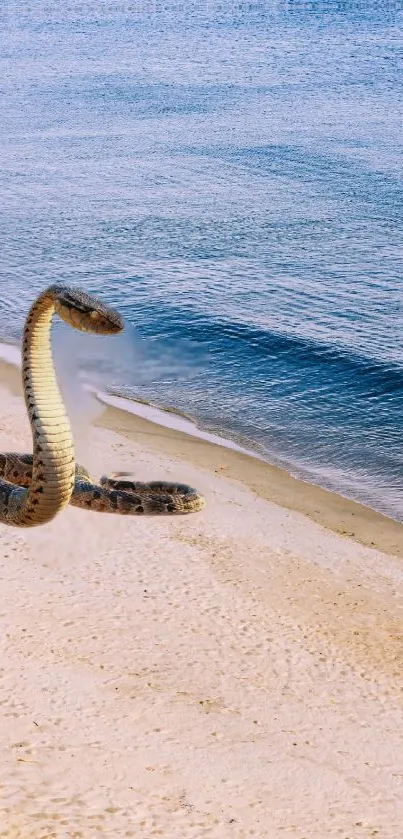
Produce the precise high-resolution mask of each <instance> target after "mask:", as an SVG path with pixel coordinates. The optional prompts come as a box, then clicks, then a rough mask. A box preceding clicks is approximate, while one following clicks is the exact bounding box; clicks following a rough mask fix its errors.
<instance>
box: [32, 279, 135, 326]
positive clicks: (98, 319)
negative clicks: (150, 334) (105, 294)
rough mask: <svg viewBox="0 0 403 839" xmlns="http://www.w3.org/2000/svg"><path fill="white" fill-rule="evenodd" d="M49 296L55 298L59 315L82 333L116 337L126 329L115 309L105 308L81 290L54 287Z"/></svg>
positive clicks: (60, 286) (68, 287) (59, 286)
mask: <svg viewBox="0 0 403 839" xmlns="http://www.w3.org/2000/svg"><path fill="white" fill-rule="evenodd" d="M48 294H51V296H52V297H53V302H54V305H55V309H56V312H57V314H58V315H59V316H60V317H61V318H62V319H63V320H64V321H65V322H66V323H68V324H69V325H70V326H74V328H75V329H79V330H80V331H81V332H96V333H98V335H116V334H117V333H119V332H122V330H123V328H124V321H123V318H122V317H121V316H120V314H119V313H118V312H117V311H116V310H115V309H112V308H111V307H110V306H105V304H104V303H100V302H99V300H97V299H96V297H92V295H90V294H86V292H85V291H81V289H78V288H72V287H70V286H64V285H53V286H51V287H50V288H49V289H48Z"/></svg>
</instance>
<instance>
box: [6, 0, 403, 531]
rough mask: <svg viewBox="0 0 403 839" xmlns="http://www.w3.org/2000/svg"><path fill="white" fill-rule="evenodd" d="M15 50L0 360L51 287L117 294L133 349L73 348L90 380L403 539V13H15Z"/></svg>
mask: <svg viewBox="0 0 403 839" xmlns="http://www.w3.org/2000/svg"><path fill="white" fill-rule="evenodd" d="M177 5H178V4H176V6H177ZM135 6H136V8H134V7H135ZM0 30H1V32H0V80H1V81H0V95H1V108H0V143H1V164H2V165H1V170H0V202H1V214H0V236H1V252H2V259H1V266H0V270H1V277H0V283H1V287H0V339H1V338H2V339H6V340H10V339H14V340H15V339H18V338H19V336H20V334H21V328H22V324H23V319H24V315H25V313H26V310H27V306H28V301H29V300H31V298H32V297H33V295H34V293H35V292H37V291H39V290H40V289H42V288H43V287H44V286H45V285H46V284H48V283H50V282H53V281H66V282H71V283H75V284H78V285H80V286H82V287H84V288H86V289H87V290H90V291H92V292H96V293H99V294H100V295H101V296H102V298H103V299H106V300H107V301H109V302H110V303H112V304H115V305H117V306H118V307H119V308H120V310H121V311H122V312H123V313H124V315H125V316H126V318H127V320H128V322H130V323H131V324H133V325H134V327H135V328H129V329H128V332H127V334H126V336H125V337H122V339H117V340H116V343H113V342H106V343H105V341H104V340H103V341H101V342H98V343H97V342H96V341H94V340H92V339H89V338H87V339H86V341H85V343H83V342H82V341H81V340H80V338H78V339H76V336H74V335H72V334H69V335H67V332H66V333H63V331H61V332H60V335H61V336H62V338H61V339H59V340H61V345H60V346H62V347H63V352H66V353H72V354H74V353H76V354H77V355H78V356H80V358H81V363H82V364H83V365H84V366H85V367H86V368H87V370H88V376H89V377H90V378H91V377H92V379H93V380H97V381H98V382H101V383H102V386H104V387H107V386H110V387H113V388H114V390H117V391H118V392H120V393H124V394H125V395H129V396H133V397H136V396H140V397H142V398H146V399H151V400H153V401H154V402H156V403H158V404H163V405H170V406H173V407H174V408H177V409H180V410H183V411H185V412H187V413H190V414H192V415H193V416H195V417H196V418H197V420H198V421H199V422H200V423H201V424H202V425H204V426H205V427H208V428H210V429H212V430H215V431H219V432H220V433H224V434H226V435H227V436H233V437H234V438H236V439H239V440H243V441H246V442H247V443H248V445H249V446H250V445H252V446H253V447H254V448H255V449H256V450H257V451H258V452H259V453H260V454H262V455H263V456H264V457H266V458H267V459H268V460H271V461H273V462H276V463H280V464H283V465H285V466H286V467H287V468H289V469H290V470H292V471H293V472H294V473H296V474H299V475H302V476H304V477H306V478H308V479H310V480H313V481H315V482H317V483H320V484H322V485H324V486H327V487H329V488H333V489H337V490H338V491H340V492H342V493H343V494H345V495H348V496H350V497H354V498H357V499H359V500H362V501H364V502H365V503H368V504H370V505H372V506H374V507H376V508H377V509H380V510H382V511H384V512H386V513H387V514H389V515H391V516H393V517H395V518H398V519H401V520H403V448H402V431H403V411H402V408H403V331H402V329H401V323H402V320H401V316H402V308H403V293H402V282H403V271H402V267H403V265H402V263H403V259H402V242H403V239H402V232H403V222H402V218H403V213H402V162H403V139H402V138H403V134H402V124H403V107H402V76H403V70H402V68H403V62H402V53H401V43H402V33H403V15H402V8H401V5H399V4H396V3H395V4H388V3H386V4H380V3H371V2H369V3H362V4H361V3H355V4H353V3H348V2H335V3H331V2H328V3H326V2H312V3H310V4H303V3H300V2H273V3H258V2H256V3H248V4H246V3H245V4H243V3H242V2H241V3H237V4H231V3H219V4H218V3H217V4H215V3H214V2H206V3H201V2H200V3H189V4H188V6H187V10H186V11H184V10H183V9H180V8H176V9H175V4H173V3H162V2H161V3H157V2H154V3H142V4H141V3H140V4H133V3H125V2H118V1H117V2H106V1H105V2H102V3H95V2H92V0H91V1H90V0H88V2H86V1H85V0H83V1H82V2H80V3H79V2H74V0H68V1H67V3H66V4H59V3H56V2H47V3H42V2H41V0H37V2H35V3H33V2H32V3H30V2H15V1H14V2H5V3H3V4H2V7H1V11H0ZM56 340H57V339H56ZM112 344H113V346H112Z"/></svg>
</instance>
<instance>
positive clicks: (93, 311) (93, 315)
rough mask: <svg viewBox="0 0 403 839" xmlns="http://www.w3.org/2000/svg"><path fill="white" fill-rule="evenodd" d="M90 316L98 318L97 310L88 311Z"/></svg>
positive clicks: (93, 318) (92, 318)
mask: <svg viewBox="0 0 403 839" xmlns="http://www.w3.org/2000/svg"><path fill="white" fill-rule="evenodd" d="M90 318H91V320H99V312H97V311H96V310H95V309H93V310H92V312H90Z"/></svg>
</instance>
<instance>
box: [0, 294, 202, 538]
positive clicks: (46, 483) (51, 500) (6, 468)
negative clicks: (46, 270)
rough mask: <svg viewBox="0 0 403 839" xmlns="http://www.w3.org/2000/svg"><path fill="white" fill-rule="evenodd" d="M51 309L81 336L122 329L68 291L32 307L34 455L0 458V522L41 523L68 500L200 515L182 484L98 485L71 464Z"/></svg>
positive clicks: (28, 350)
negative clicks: (53, 350)
mask: <svg viewBox="0 0 403 839" xmlns="http://www.w3.org/2000/svg"><path fill="white" fill-rule="evenodd" d="M55 312H57V313H58V314H59V315H60V316H61V317H62V318H63V320H65V321H66V322H67V323H69V324H70V325H71V326H73V327H75V328H76V329H80V330H81V331H85V332H89V331H90V332H96V333H98V334H103V335H105V334H116V333H118V332H120V331H121V330H122V329H123V321H122V319H121V318H120V316H119V315H118V313H117V312H115V311H114V310H113V309H109V308H108V307H106V306H103V305H102V304H101V303H99V301H97V300H95V299H94V298H92V297H89V296H88V295H87V294H85V293H84V292H82V291H80V290H78V289H72V288H68V287H67V286H62V285H54V286H51V287H50V288H48V289H47V290H46V291H45V292H43V294H41V295H40V296H39V297H38V299H37V300H36V302H35V303H34V304H33V306H32V307H31V309H30V312H29V314H28V317H27V320H26V324H25V328H24V336H23V367H22V378H23V387H24V395H25V403H26V406H27V411H28V416H29V421H30V424H31V430H32V438H33V455H25V454H17V453H8V454H0V478H1V479H0V522H3V523H5V524H10V525H14V526H16V527H33V526H35V525H40V524H45V523H46V522H49V521H51V520H52V519H53V518H54V517H55V516H56V515H57V513H59V512H60V511H61V510H62V509H63V508H64V507H65V506H66V505H67V504H69V503H71V504H73V505H74V506H77V507H82V508H84V509H87V510H96V511H97V512H111V513H120V514H123V515H141V514H148V515H163V514H171V515H172V514H181V513H182V514H183V513H190V512H198V511H199V510H201V509H202V508H203V507H204V506H205V501H204V498H203V496H201V495H200V494H199V493H198V492H197V491H196V490H193V489H192V488H191V487H188V486H186V485H184V484H171V483H165V482H163V481H160V482H156V481H154V482H151V483H149V484H144V483H139V482H133V481H127V480H124V481H122V480H120V479H118V478H102V479H101V481H100V483H99V484H98V485H97V484H94V483H93V482H92V481H91V478H90V476H89V475H88V472H87V471H86V470H85V469H84V467H82V466H79V465H77V466H76V463H75V454H74V441H73V437H72V433H71V429H70V424H69V421H68V418H67V415H66V412H65V409H64V404H63V400H62V397H61V393H60V390H59V387H58V384H57V380H56V375H55V370H54V365H53V358H52V351H51V346H50V328H51V322H52V317H53V315H54V313H55Z"/></svg>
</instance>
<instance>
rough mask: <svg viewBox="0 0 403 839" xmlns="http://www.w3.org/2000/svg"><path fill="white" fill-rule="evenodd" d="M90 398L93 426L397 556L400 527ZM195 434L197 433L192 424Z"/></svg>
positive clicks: (401, 549) (246, 456) (262, 464)
mask: <svg viewBox="0 0 403 839" xmlns="http://www.w3.org/2000/svg"><path fill="white" fill-rule="evenodd" d="M10 347H13V345H10ZM12 352H14V358H13V360H10V361H7V360H4V358H2V359H0V381H1V383H2V384H3V385H4V386H5V387H6V388H7V389H8V390H9V391H10V392H11V393H13V395H17V396H21V395H22V388H21V383H20V377H19V370H18V366H17V365H18V360H17V352H18V348H17V347H15V348H14V347H13V350H12ZM92 398H95V399H96V401H97V403H98V404H99V405H100V406H102V408H103V413H102V415H101V416H100V417H97V418H95V419H94V420H93V421H92V424H93V425H94V426H95V427H96V426H98V427H101V428H106V429H108V430H110V431H113V432H115V433H117V434H119V435H121V436H123V437H126V438H128V439H130V440H131V441H136V442H139V440H141V441H142V443H144V444H145V445H146V446H147V448H148V449H151V450H152V451H154V452H156V453H157V454H163V455H167V456H169V457H170V458H173V459H174V460H185V461H187V462H188V463H191V464H192V465H193V466H196V467H198V468H201V469H203V470H205V471H208V472H211V473H217V474H219V475H221V476H223V477H226V478H229V479H230V480H235V481H238V482H240V483H242V484H244V485H245V486H246V487H248V488H249V489H251V490H252V491H253V492H254V493H255V494H256V496H257V497H259V498H262V499H264V500H266V501H270V502H272V503H274V504H276V505H278V506H280V507H282V508H284V509H287V510H290V511H295V512H298V513H301V514H302V515H304V516H306V517H307V518H309V519H311V520H312V521H314V522H316V523H317V524H319V525H321V526H322V527H324V528H326V529H327V530H330V531H332V532H333V533H336V534H338V535H340V536H344V537H346V538H349V539H352V540H353V541H355V542H358V543H359V544H361V545H364V546H365V547H369V548H374V549H376V550H379V551H382V552H383V553H387V554H391V555H393V556H396V557H399V558H403V523H401V522H398V521H396V520H394V519H391V518H389V517H387V516H385V515H383V514H382V513H379V512H377V511H375V510H373V509H372V508H370V507H366V506H365V505H363V504H360V503H358V502H356V501H352V500H350V499H348V498H345V497H343V496H341V495H339V494H337V493H335V492H332V491H330V490H327V489H324V488H322V487H319V486H316V485H315V484H311V483H309V482H306V481H304V480H302V479H301V478H295V477H293V476H292V475H290V474H289V473H288V472H287V471H286V470H285V469H282V468H280V467H278V466H275V465H272V464H270V463H267V462H266V461H264V460H260V459H259V457H258V456H255V455H254V454H253V453H252V452H251V453H249V452H248V451H247V450H243V449H242V448H241V447H238V446H236V444H232V443H231V441H225V440H224V439H223V440H222V439H221V438H219V437H218V435H213V434H209V433H208V432H205V433H204V432H201V433H200V434H199V433H197V436H196V435H195V434H192V433H189V430H188V429H186V430H184V428H183V427H179V428H178V427H169V425H168V424H167V425H163V424H160V423H159V422H157V421H156V420H155V421H154V420H153V419H150V418H146V417H143V416H139V415H137V414H135V413H132V412H128V411H126V410H125V409H124V408H122V407H118V406H117V405H116V404H115V405H111V404H106V402H105V401H104V400H103V399H101V398H100V397H99V396H98V395H96V396H94V394H92ZM109 398H110V400H113V399H114V398H115V399H116V400H117V399H118V397H113V396H110V397H109ZM119 399H121V397H119ZM151 408H152V406H151ZM154 410H155V415H156V416H158V415H161V416H163V414H164V412H163V411H162V410H160V409H154ZM168 416H170V415H169V414H168ZM181 423H183V425H186V424H188V425H189V426H191V422H190V420H186V419H184V418H181V417H180V416H178V418H177V422H174V423H173V425H174V426H178V425H179V426H180V425H181ZM195 431H197V432H198V429H197V427H196V426H195ZM226 443H227V445H226Z"/></svg>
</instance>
